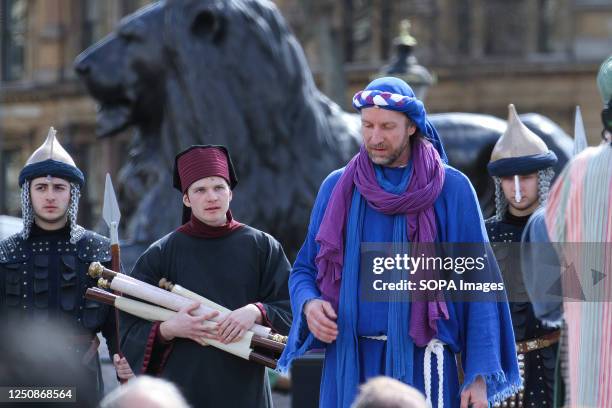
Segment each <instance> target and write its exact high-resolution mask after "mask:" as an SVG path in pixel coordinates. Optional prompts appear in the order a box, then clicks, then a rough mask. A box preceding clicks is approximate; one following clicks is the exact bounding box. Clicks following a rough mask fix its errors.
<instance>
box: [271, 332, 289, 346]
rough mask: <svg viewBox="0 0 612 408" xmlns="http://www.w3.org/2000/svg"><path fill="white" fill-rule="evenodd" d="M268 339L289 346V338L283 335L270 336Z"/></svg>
mask: <svg viewBox="0 0 612 408" xmlns="http://www.w3.org/2000/svg"><path fill="white" fill-rule="evenodd" d="M268 337H269V338H270V340H274V341H276V342H278V343H283V344H287V336H283V335H282V334H270V335H269V336H268Z"/></svg>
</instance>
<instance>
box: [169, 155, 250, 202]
mask: <svg viewBox="0 0 612 408" xmlns="http://www.w3.org/2000/svg"><path fill="white" fill-rule="evenodd" d="M212 176H217V177H223V178H224V179H225V180H226V181H227V183H228V184H229V186H230V188H231V189H232V190H233V189H234V187H235V186H236V184H237V183H238V180H237V179H236V174H235V172H234V166H233V164H232V160H231V158H230V155H229V152H228V151H227V149H226V148H225V146H216V145H195V146H191V147H190V148H188V149H186V150H184V151H182V152H181V153H179V154H178V155H177V156H176V159H175V160H174V187H175V188H176V189H177V190H179V191H180V192H181V193H185V192H186V191H187V189H189V186H191V185H192V184H193V183H194V182H196V181H198V180H200V179H203V178H205V177H212Z"/></svg>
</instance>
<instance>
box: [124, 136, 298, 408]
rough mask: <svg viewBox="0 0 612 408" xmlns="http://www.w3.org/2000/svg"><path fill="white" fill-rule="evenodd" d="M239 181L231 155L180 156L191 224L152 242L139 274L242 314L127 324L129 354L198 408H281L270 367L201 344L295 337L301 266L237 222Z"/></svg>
mask: <svg viewBox="0 0 612 408" xmlns="http://www.w3.org/2000/svg"><path fill="white" fill-rule="evenodd" d="M236 183H237V179H236V175H235V173H234V168H233V165H232V161H231V159H230V156H229V153H228V151H227V149H226V148H225V147H223V146H210V145H207V146H192V147H190V148H189V149H187V150H185V151H183V152H182V153H180V154H179V155H178V156H177V157H176V160H175V167H174V186H175V187H176V188H177V189H179V190H180V191H181V193H183V204H184V208H183V210H184V211H183V225H182V226H181V227H179V228H178V229H177V230H176V231H174V232H172V233H170V234H168V235H166V236H165V237H163V238H162V239H160V240H159V241H157V242H155V243H154V244H152V245H151V246H150V247H149V248H148V249H147V250H146V251H145V253H144V254H143V255H142V256H141V257H140V259H139V260H138V262H137V263H136V266H135V267H134V270H133V271H132V276H133V277H134V278H137V279H140V280H143V281H146V282H149V283H151V284H154V285H157V284H158V282H159V280H160V279H161V278H162V277H163V278H166V279H168V280H170V281H171V282H174V283H177V284H179V285H181V286H183V287H185V288H187V289H189V290H191V291H194V292H196V293H198V294H200V295H202V296H204V297H206V298H208V299H210V300H212V301H213V302H216V303H218V304H221V305H223V306H225V307H227V308H229V309H231V310H233V312H232V313H230V314H229V315H228V316H227V317H226V318H225V319H223V320H222V321H220V322H218V324H215V325H211V324H205V323H204V321H205V320H208V319H211V318H213V317H214V315H216V313H214V314H212V313H211V314H210V315H207V316H200V317H195V316H192V315H191V314H190V312H191V311H193V310H194V309H195V308H196V307H197V304H194V305H192V307H189V308H185V309H183V310H181V311H180V312H179V313H178V314H177V315H176V316H175V317H174V318H173V319H171V320H168V321H165V322H163V323H161V324H160V323H159V322H157V323H151V322H147V321H145V320H141V319H138V318H135V317H133V316H128V315H125V314H124V315H123V316H122V320H123V322H122V324H121V326H122V330H123V332H122V350H123V351H124V353H125V355H126V356H127V358H128V360H129V362H130V365H131V366H132V367H133V368H134V371H136V372H138V373H145V374H156V375H160V376H161V377H164V378H166V379H168V380H170V381H173V382H174V383H176V384H177V385H178V386H179V388H181V391H182V392H183V393H184V395H185V396H186V398H187V399H188V401H189V403H190V404H191V405H192V406H196V407H200V406H231V407H267V406H271V405H272V403H271V395H270V387H269V385H268V383H267V377H266V375H265V370H264V367H263V366H262V365H258V364H255V363H252V362H249V361H247V360H243V359H240V358H237V357H235V356H233V355H231V354H228V353H226V352H223V351H221V350H219V349H216V348H214V347H202V346H201V345H200V344H198V343H196V341H197V340H198V339H201V338H209V339H216V340H220V341H222V342H224V343H230V342H233V341H236V340H239V339H240V338H241V337H242V336H243V335H244V334H245V332H246V331H247V330H249V329H250V328H251V327H252V326H253V324H255V323H258V324H263V325H268V326H270V327H272V328H273V329H274V330H275V331H277V332H279V333H282V334H286V333H287V332H288V330H289V324H290V322H291V309H290V305H289V293H288V287H287V279H288V276H289V270H290V268H291V266H290V265H289V262H288V261H287V258H286V257H285V254H284V252H283V249H282V247H281V245H280V244H279V243H278V242H277V241H276V240H275V239H274V238H272V237H271V236H270V235H268V234H266V233H265V232H262V231H259V230H257V229H255V228H252V227H250V226H248V225H245V224H241V223H239V222H237V221H236V220H235V219H233V217H232V213H231V211H230V209H229V206H230V202H231V200H232V190H233V188H234V187H235V186H236ZM192 340H194V341H192ZM237 391H238V392H237Z"/></svg>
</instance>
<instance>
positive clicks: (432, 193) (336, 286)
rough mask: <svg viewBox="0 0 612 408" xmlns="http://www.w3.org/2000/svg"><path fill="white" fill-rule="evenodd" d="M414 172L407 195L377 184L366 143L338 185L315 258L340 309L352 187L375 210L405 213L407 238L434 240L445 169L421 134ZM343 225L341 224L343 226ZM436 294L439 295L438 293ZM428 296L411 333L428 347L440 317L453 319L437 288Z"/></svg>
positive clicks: (325, 293) (322, 283)
mask: <svg viewBox="0 0 612 408" xmlns="http://www.w3.org/2000/svg"><path fill="white" fill-rule="evenodd" d="M412 156H413V157H412V159H413V174H412V177H411V179H410V184H409V185H408V189H407V190H406V191H405V192H404V193H403V194H402V195H395V194H392V193H388V192H386V191H385V190H383V188H382V187H380V186H379V185H378V182H377V181H376V174H375V172H374V166H373V164H372V161H371V160H370V159H369V157H368V154H367V151H366V149H365V147H364V146H362V147H361V149H360V150H359V153H358V154H357V155H355V157H353V158H352V159H351V161H350V162H349V163H348V164H347V166H346V168H345V170H344V173H343V174H342V176H341V177H340V180H338V183H337V184H336V185H335V186H334V189H333V191H332V194H331V197H330V199H329V203H328V204H327V208H326V210H325V214H324V215H323V220H322V221H321V225H320V227H319V232H318V234H317V236H316V238H315V240H316V242H317V243H318V244H319V245H320V249H319V253H318V255H317V257H316V259H315V264H316V266H317V270H318V274H317V285H318V287H319V290H320V291H321V295H322V298H323V299H324V300H327V301H329V302H330V303H331V304H332V305H333V307H334V309H335V310H338V301H339V297H340V284H341V279H342V268H343V261H344V235H345V230H346V222H347V216H348V211H349V206H350V202H351V196H352V194H353V187H357V190H358V191H359V193H360V194H361V195H362V196H363V197H364V198H365V199H366V201H367V202H368V204H370V206H372V208H374V209H375V210H376V211H379V212H382V213H383V214H387V215H395V214H406V217H407V225H408V238H409V240H410V242H411V243H418V242H434V241H435V238H436V214H435V211H434V202H435V201H436V199H437V198H438V196H439V195H440V192H441V191H442V186H443V184H444V168H443V165H442V161H441V160H440V155H439V154H438V152H437V150H436V149H435V148H434V147H433V146H432V144H431V143H430V142H429V141H427V140H425V139H421V138H419V139H417V140H415V143H414V144H413V147H412ZM339 225H341V226H342V228H338V226H339ZM434 296H436V297H434ZM428 299H430V300H425V301H413V303H412V307H411V308H410V336H411V337H412V338H413V340H414V342H415V344H416V345H417V346H420V347H423V346H424V345H426V344H427V343H428V342H429V340H431V339H432V338H433V337H434V336H435V335H436V334H437V324H436V321H437V320H438V319H440V318H442V317H444V318H445V319H448V309H447V307H446V303H445V302H444V300H443V299H442V300H436V299H440V297H438V295H436V294H435V293H432V294H428Z"/></svg>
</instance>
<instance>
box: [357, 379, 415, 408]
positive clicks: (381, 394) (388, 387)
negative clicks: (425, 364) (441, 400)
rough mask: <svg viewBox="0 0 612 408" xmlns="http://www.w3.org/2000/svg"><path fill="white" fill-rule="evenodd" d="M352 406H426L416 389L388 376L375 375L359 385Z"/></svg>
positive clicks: (374, 407) (378, 407)
mask: <svg viewBox="0 0 612 408" xmlns="http://www.w3.org/2000/svg"><path fill="white" fill-rule="evenodd" d="M352 408H427V404H426V402H425V398H424V397H423V395H422V394H421V393H420V392H419V391H418V390H417V389H416V388H413V387H411V386H409V385H406V384H404V383H402V382H399V381H397V380H395V379H393V378H389V377H375V378H372V379H370V380H369V381H368V382H366V383H365V384H363V385H362V386H361V387H360V391H359V395H358V396H357V399H356V400H355V402H353V405H352Z"/></svg>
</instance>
